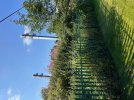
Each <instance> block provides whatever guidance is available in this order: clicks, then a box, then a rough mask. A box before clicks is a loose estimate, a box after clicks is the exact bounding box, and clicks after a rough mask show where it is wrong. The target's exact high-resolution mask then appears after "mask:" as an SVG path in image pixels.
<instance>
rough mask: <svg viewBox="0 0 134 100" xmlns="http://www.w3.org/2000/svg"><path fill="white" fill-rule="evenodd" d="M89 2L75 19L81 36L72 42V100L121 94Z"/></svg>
mask: <svg viewBox="0 0 134 100" xmlns="http://www.w3.org/2000/svg"><path fill="white" fill-rule="evenodd" d="M89 5H90V3H89ZM89 5H87V3H86V5H84V8H86V9H84V8H83V9H81V10H80V12H81V17H80V23H79V25H78V23H76V25H78V26H79V28H78V26H76V28H77V31H76V32H78V33H79V32H80V36H78V37H77V38H76V40H74V43H73V52H72V54H73V55H75V56H74V57H73V59H72V68H73V69H74V74H73V76H72V79H71V86H72V87H73V88H72V90H73V93H72V95H73V98H72V99H71V100H89V99H91V100H118V99H119V98H120V99H121V98H123V96H122V94H123V93H122V91H121V87H120V85H119V81H118V80H119V77H118V73H117V71H116V68H115V65H114V63H113V60H112V58H111V56H110V54H109V52H108V50H107V48H106V47H105V44H104V41H103V37H102V34H101V32H100V30H99V27H98V24H97V21H96V17H95V12H94V9H93V8H92V7H90V6H92V5H90V6H89ZM86 6H88V7H89V8H88V10H87V7H86ZM81 8H82V7H81ZM121 100H123V99H121ZM124 100H125V99H124Z"/></svg>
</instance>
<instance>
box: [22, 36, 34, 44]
mask: <svg viewBox="0 0 134 100" xmlns="http://www.w3.org/2000/svg"><path fill="white" fill-rule="evenodd" d="M23 43H24V44H25V45H27V46H29V45H31V44H32V39H31V38H29V37H27V38H24V39H23Z"/></svg>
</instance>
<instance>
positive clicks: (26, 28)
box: [23, 26, 32, 46]
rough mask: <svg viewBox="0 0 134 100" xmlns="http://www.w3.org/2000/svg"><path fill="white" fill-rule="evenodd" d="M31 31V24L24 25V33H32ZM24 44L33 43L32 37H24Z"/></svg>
mask: <svg viewBox="0 0 134 100" xmlns="http://www.w3.org/2000/svg"><path fill="white" fill-rule="evenodd" d="M30 33H31V27H30V26H24V34H30ZM23 43H24V45H27V46H29V45H31V44H32V39H31V38H29V37H27V38H24V39H23Z"/></svg>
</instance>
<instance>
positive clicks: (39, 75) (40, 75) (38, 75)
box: [33, 73, 51, 78]
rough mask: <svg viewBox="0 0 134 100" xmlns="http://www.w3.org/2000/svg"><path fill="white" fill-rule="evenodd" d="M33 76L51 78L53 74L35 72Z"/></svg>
mask: <svg viewBox="0 0 134 100" xmlns="http://www.w3.org/2000/svg"><path fill="white" fill-rule="evenodd" d="M33 77H35V78H50V77H51V76H50V75H43V73H41V74H38V73H35V74H33Z"/></svg>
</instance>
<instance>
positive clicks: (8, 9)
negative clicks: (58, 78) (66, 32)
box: [0, 0, 54, 100]
mask: <svg viewBox="0 0 134 100" xmlns="http://www.w3.org/2000/svg"><path fill="white" fill-rule="evenodd" d="M23 1H24V0H2V1H1V3H0V13H1V14H0V19H2V18H4V17H5V16H7V15H8V14H10V13H12V12H14V11H15V10H17V9H18V8H20V7H21V5H22V2H23ZM16 18H17V15H13V16H12V17H10V18H9V19H8V20H5V21H4V22H2V23H0V100H42V99H41V93H40V91H41V89H42V87H47V85H48V82H49V79H45V78H33V77H32V74H34V73H36V72H39V73H44V74H49V72H48V67H47V66H48V65H49V62H50V50H51V49H52V47H53V46H54V41H47V40H33V41H32V42H31V43H29V44H27V45H26V44H24V41H23V40H22V39H21V38H20V35H21V34H22V33H24V27H23V26H19V25H15V24H14V23H12V22H10V20H13V19H16ZM42 33H43V34H42V35H48V34H47V32H46V31H45V30H44V31H43V32H42Z"/></svg>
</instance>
